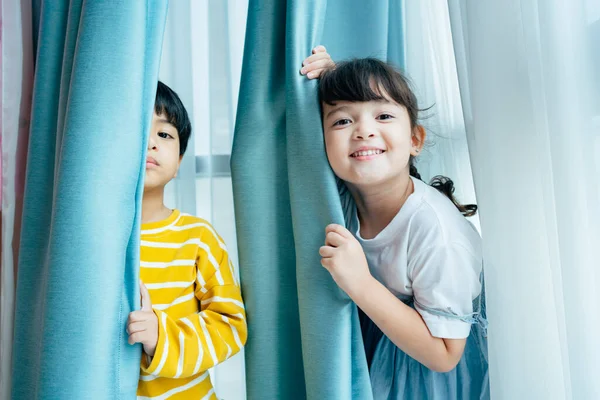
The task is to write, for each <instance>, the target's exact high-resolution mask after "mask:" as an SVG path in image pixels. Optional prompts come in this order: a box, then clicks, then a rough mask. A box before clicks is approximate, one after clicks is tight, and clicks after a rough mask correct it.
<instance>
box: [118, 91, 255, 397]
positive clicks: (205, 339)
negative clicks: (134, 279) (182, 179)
mask: <svg viewBox="0 0 600 400" xmlns="http://www.w3.org/2000/svg"><path fill="white" fill-rule="evenodd" d="M190 134H191V124H190V120H189V118H188V115H187V112H186V110H185V108H184V106H183V104H182V102H181V100H180V99H179V97H178V96H177V94H176V93H175V92H174V91H172V90H171V89H170V88H169V87H168V86H166V85H165V84H163V83H162V82H159V83H158V89H157V92H156V102H155V105H154V115H153V119H152V127H151V131H150V137H149V139H148V154H147V158H146V177H145V181H144V197H143V202H142V232H141V239H142V240H141V253H140V256H141V262H140V278H141V281H142V282H140V293H141V295H142V309H141V310H140V311H134V312H132V313H131V314H129V320H128V322H127V333H128V334H129V343H130V344H134V343H141V344H142V345H143V348H144V355H143V356H142V365H141V374H140V381H139V385H138V391H137V394H138V396H140V397H138V398H154V397H157V396H160V398H170V399H176V398H177V399H216V398H217V397H216V395H215V393H214V389H213V387H212V383H211V380H210V376H209V374H208V369H209V368H211V367H213V366H215V365H217V364H219V363H221V362H223V361H224V360H226V359H227V358H229V357H231V356H232V355H233V354H236V353H237V352H239V351H240V350H241V348H242V347H243V345H244V344H245V342H246V337H247V327H246V318H245V311H244V304H243V302H242V296H241V292H240V286H239V282H237V281H236V279H235V273H234V269H233V265H232V264H231V262H230V261H229V257H228V255H227V248H226V247H225V244H224V243H223V240H222V239H221V238H220V236H219V235H218V234H217V233H216V232H215V231H214V229H213V228H212V226H211V225H210V224H209V223H208V222H206V221H204V220H202V219H200V218H196V217H193V216H190V215H187V214H182V213H181V212H179V211H178V210H171V209H169V208H167V207H166V206H165V205H164V202H163V200H164V189H165V185H166V184H167V183H168V182H169V181H170V180H171V179H173V178H175V177H176V176H177V171H178V169H179V165H180V162H181V159H182V157H183V154H184V153H185V150H186V147H187V142H188V139H189V137H190Z"/></svg>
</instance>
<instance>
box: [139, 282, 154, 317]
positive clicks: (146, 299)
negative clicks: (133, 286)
mask: <svg viewBox="0 0 600 400" xmlns="http://www.w3.org/2000/svg"><path fill="white" fill-rule="evenodd" d="M140 295H141V296H142V311H152V301H151V300H150V293H148V288H146V285H144V283H143V282H142V281H140Z"/></svg>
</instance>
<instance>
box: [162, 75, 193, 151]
mask: <svg viewBox="0 0 600 400" xmlns="http://www.w3.org/2000/svg"><path fill="white" fill-rule="evenodd" d="M154 112H155V113H156V114H157V115H163V116H165V118H166V119H167V120H168V121H169V123H170V124H171V125H173V126H174V127H175V129H177V134H178V135H179V155H180V156H182V155H183V154H184V153H185V150H186V149H187V145H188V141H189V140H190V136H191V134H192V123H191V122H190V118H189V117H188V113H187V111H186V109H185V107H184V105H183V103H182V101H181V99H180V98H179V96H178V95H177V93H175V92H174V91H173V89H171V88H170V87H168V86H167V85H165V84H164V83H162V82H161V81H158V87H157V88H156V100H155V101H154Z"/></svg>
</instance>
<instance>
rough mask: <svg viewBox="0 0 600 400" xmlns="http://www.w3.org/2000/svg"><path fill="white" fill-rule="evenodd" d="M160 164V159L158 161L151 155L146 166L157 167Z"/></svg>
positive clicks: (147, 158)
mask: <svg viewBox="0 0 600 400" xmlns="http://www.w3.org/2000/svg"><path fill="white" fill-rule="evenodd" d="M158 165H159V164H158V161H156V160H155V159H154V158H153V157H150V156H148V157H146V168H148V167H152V166H154V167H157V166H158Z"/></svg>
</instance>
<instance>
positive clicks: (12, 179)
mask: <svg viewBox="0 0 600 400" xmlns="http://www.w3.org/2000/svg"><path fill="white" fill-rule="evenodd" d="M0 9H1V11H0V14H1V16H0V19H1V22H0V25H1V26H0V32H1V33H0V46H1V51H0V53H1V56H0V58H1V61H0V65H1V67H0V68H1V75H2V76H1V78H0V80H1V86H2V89H1V96H2V97H1V100H0V103H1V108H2V111H1V112H2V115H1V116H0V124H1V128H0V132H1V135H2V137H1V155H2V156H1V159H2V165H1V166H0V169H1V170H2V178H1V181H2V184H1V192H2V193H1V197H2V206H1V211H2V212H1V214H2V240H1V246H2V249H1V250H0V253H1V255H2V257H1V260H0V264H1V268H0V269H1V275H0V285H1V287H0V295H1V299H0V319H1V321H0V326H1V330H0V398H1V399H8V398H9V397H10V389H11V369H12V345H13V330H14V329H13V328H14V307H15V303H14V302H15V288H16V271H17V268H16V267H17V258H18V248H19V237H20V229H21V213H22V203H23V185H24V181H25V163H26V158H27V140H28V137H29V119H30V114H31V92H32V87H33V42H32V27H31V3H29V2H19V1H17V0H7V1H3V2H2V6H1V7H0Z"/></svg>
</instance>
